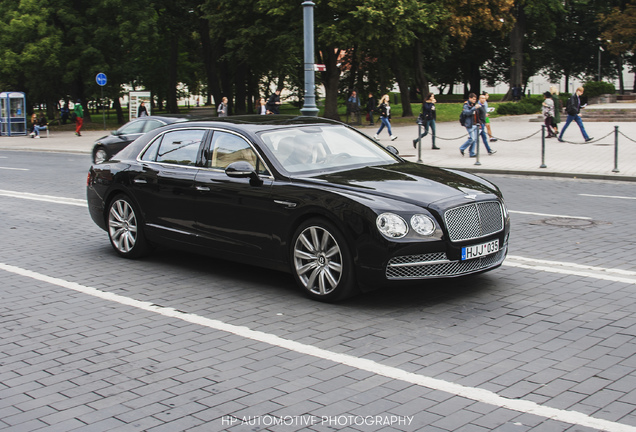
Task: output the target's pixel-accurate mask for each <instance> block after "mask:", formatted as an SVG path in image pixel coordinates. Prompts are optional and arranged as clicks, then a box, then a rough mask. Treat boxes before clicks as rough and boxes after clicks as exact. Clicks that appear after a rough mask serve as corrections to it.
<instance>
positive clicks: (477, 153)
mask: <svg viewBox="0 0 636 432" xmlns="http://www.w3.org/2000/svg"><path fill="white" fill-rule="evenodd" d="M474 135H475V146H476V148H475V154H476V155H477V157H476V160H475V165H481V162H479V126H477V127H476V128H475V134H474Z"/></svg>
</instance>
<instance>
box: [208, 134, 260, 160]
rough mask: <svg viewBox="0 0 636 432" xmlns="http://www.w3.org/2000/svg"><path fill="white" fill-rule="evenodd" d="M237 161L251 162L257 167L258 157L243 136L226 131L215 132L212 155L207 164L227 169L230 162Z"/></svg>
mask: <svg viewBox="0 0 636 432" xmlns="http://www.w3.org/2000/svg"><path fill="white" fill-rule="evenodd" d="M237 161H245V162H249V163H250V164H251V165H252V166H253V167H256V162H257V161H258V157H257V156H256V154H255V153H254V150H252V147H250V145H249V144H248V143H247V141H245V140H244V139H243V138H241V137H239V136H237V135H234V134H230V133H226V132H219V131H216V132H214V136H213V137H212V156H211V158H210V160H208V164H207V166H208V167H209V168H220V169H225V168H226V167H227V166H228V165H229V164H231V163H232V162H237Z"/></svg>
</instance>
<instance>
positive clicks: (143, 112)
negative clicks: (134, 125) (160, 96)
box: [137, 101, 148, 117]
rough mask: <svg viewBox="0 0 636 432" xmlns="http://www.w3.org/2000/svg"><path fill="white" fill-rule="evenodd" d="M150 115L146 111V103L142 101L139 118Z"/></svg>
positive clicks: (138, 111) (138, 113)
mask: <svg viewBox="0 0 636 432" xmlns="http://www.w3.org/2000/svg"><path fill="white" fill-rule="evenodd" d="M147 115H148V110H147V109H146V105H145V104H144V101H141V103H140V104H139V109H138V110H137V117H146V116H147Z"/></svg>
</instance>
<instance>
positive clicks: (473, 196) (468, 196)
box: [464, 195, 477, 200]
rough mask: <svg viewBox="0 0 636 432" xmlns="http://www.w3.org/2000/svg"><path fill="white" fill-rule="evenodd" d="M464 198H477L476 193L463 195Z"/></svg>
mask: <svg viewBox="0 0 636 432" xmlns="http://www.w3.org/2000/svg"><path fill="white" fill-rule="evenodd" d="M464 198H466V199H469V200H474V199H477V195H464Z"/></svg>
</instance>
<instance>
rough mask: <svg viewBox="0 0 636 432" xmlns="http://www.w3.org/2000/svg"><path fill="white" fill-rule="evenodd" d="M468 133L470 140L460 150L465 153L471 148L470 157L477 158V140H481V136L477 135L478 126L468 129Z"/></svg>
mask: <svg viewBox="0 0 636 432" xmlns="http://www.w3.org/2000/svg"><path fill="white" fill-rule="evenodd" d="M466 131H467V132H468V139H467V140H466V142H465V143H464V144H462V145H461V147H460V148H459V150H461V152H462V153H463V152H464V150H466V148H468V147H470V151H469V154H470V156H475V143H476V141H477V139H479V136H478V135H477V133H478V130H477V126H471V127H467V128H466Z"/></svg>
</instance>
